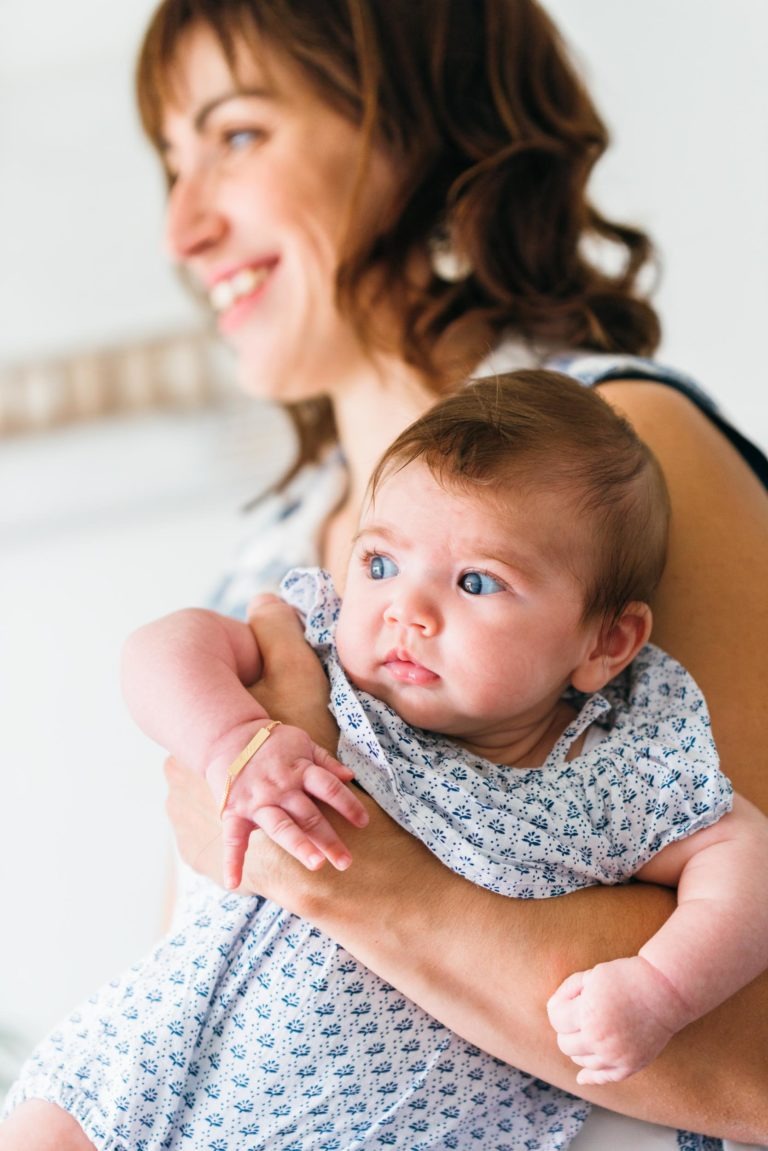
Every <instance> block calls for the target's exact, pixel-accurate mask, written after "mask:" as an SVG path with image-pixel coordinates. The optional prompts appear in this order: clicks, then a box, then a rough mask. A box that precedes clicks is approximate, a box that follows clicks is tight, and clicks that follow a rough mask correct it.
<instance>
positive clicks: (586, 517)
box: [369, 370, 669, 626]
mask: <svg viewBox="0 0 768 1151" xmlns="http://www.w3.org/2000/svg"><path fill="white" fill-rule="evenodd" d="M417 461H418V462H421V463H422V464H425V465H426V466H427V467H428V469H429V470H430V472H431V473H432V474H433V476H434V477H435V479H436V480H437V481H438V482H439V484H440V485H441V486H442V487H444V488H445V489H446V490H448V491H452V490H453V491H459V492H462V493H467V494H469V493H474V494H475V495H482V494H483V493H485V492H487V494H488V499H489V500H493V501H495V502H496V504H497V506H498V507H499V509H500V510H501V512H502V514H503V509H504V505H505V502H506V501H508V500H514V501H515V502H516V503H519V501H520V500H521V499H525V497H526V495H531V496H532V495H534V494H538V493H550V494H553V495H556V496H558V497H561V498H559V499H558V500H557V501H556V502H555V503H554V504H551V505H550V506H552V507H553V508H554V509H555V510H556V514H557V515H558V516H559V517H560V518H561V523H562V532H563V542H565V538H566V537H567V536H568V535H570V534H572V537H573V543H572V546H571V547H570V549H568V551H569V552H570V553H571V554H570V556H569V560H568V562H569V563H570V566H571V567H572V570H573V573H574V575H575V576H576V577H577V578H578V580H579V582H580V583H581V584H582V585H583V588H584V614H583V618H584V620H585V621H587V620H594V619H596V618H597V619H602V620H603V621H604V622H605V624H606V626H610V624H611V623H612V621H613V620H615V619H617V618H618V617H619V616H620V615H621V613H622V611H623V610H624V608H625V607H626V606H627V604H629V603H630V602H632V601H640V602H644V603H650V601H651V600H652V597H653V593H654V591H655V589H656V586H657V584H658V582H659V580H660V578H661V575H662V572H663V570H664V564H665V560H666V551H667V535H668V527H669V497H668V493H667V488H666V483H665V481H664V476H663V473H662V471H661V468H660V466H659V464H658V462H657V460H656V458H655V456H654V455H653V453H652V452H651V450H650V449H649V448H648V447H647V446H646V445H645V444H644V443H643V442H642V440H640V439H639V438H638V436H637V435H636V433H635V432H634V430H633V429H632V427H631V426H630V425H629V423H628V422H627V421H626V420H625V419H624V418H623V417H622V416H621V415H619V413H618V412H617V411H616V410H615V409H614V408H612V407H611V406H610V404H608V403H607V402H606V401H605V400H604V399H603V398H602V397H601V396H600V395H599V394H598V393H597V392H596V391H594V390H593V389H592V388H587V387H584V386H583V385H581V384H578V383H576V382H575V381H574V380H573V379H571V378H570V377H568V376H565V375H562V374H560V373H558V372H552V371H544V370H526V371H516V372H509V373H505V374H503V375H500V376H496V377H492V378H487V379H482V380H477V381H474V382H472V383H470V384H469V385H468V386H467V387H466V388H464V389H462V390H461V391H460V392H458V393H456V394H454V395H451V396H449V397H448V398H446V399H445V400H443V401H441V402H440V403H438V404H437V405H436V406H435V407H434V408H432V409H431V410H430V411H429V412H427V413H426V415H424V416H423V417H422V418H421V419H419V420H417V421H416V422H415V423H413V424H411V425H410V426H409V427H408V428H406V429H405V431H404V432H403V433H402V434H401V435H400V436H398V438H397V439H396V440H395V442H394V443H393V444H392V445H391V446H390V447H389V448H388V450H387V451H386V452H385V453H384V455H383V457H382V458H381V460H380V461H379V463H378V465H377V467H376V470H375V472H374V474H373V477H372V479H371V483H370V487H369V498H370V500H371V502H374V501H375V498H376V493H377V491H378V490H379V488H380V487H381V485H382V484H383V483H385V482H386V480H387V479H388V478H389V477H390V476H392V475H394V474H395V473H396V472H398V471H399V470H400V469H402V468H404V467H406V466H407V465H409V464H411V463H414V462H417ZM574 528H575V529H576V531H573V529H574Z"/></svg>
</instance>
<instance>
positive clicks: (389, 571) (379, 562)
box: [368, 556, 397, 579]
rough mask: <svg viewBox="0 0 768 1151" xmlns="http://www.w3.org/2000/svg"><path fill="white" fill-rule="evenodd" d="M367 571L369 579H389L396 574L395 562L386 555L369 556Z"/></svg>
mask: <svg viewBox="0 0 768 1151" xmlns="http://www.w3.org/2000/svg"><path fill="white" fill-rule="evenodd" d="M368 572H369V574H370V577H371V579H391V578H392V576H396V575H397V564H396V563H395V562H394V561H393V560H391V559H389V558H388V557H387V556H371V558H370V559H369V560H368Z"/></svg>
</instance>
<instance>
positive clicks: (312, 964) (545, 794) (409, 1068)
mask: <svg viewBox="0 0 768 1151" xmlns="http://www.w3.org/2000/svg"><path fill="white" fill-rule="evenodd" d="M284 594H285V597H286V598H287V599H288V601H289V602H290V603H293V604H294V606H296V607H298V608H299V609H300V610H301V612H302V614H303V615H304V616H305V620H306V634H307V638H308V640H309V642H310V643H311V644H312V646H313V647H315V648H316V650H317V651H318V654H319V655H320V657H321V659H322V661H323V663H324V666H325V668H326V671H327V673H328V676H329V679H330V684H331V708H332V711H333V713H334V715H335V716H336V719H337V721H338V723H339V727H340V730H341V740H340V745H339V754H340V757H341V758H342V759H343V760H344V761H345V762H347V763H349V764H350V766H352V767H353V768H354V770H355V772H356V776H357V779H358V781H359V783H360V784H361V786H363V787H364V788H365V790H366V791H367V792H368V793H369V794H370V795H371V796H372V797H373V798H374V799H375V800H376V801H377V802H378V803H379V804H380V805H381V806H382V807H383V808H384V809H385V810H386V811H388V812H389V813H390V814H391V815H392V816H393V817H394V818H395V819H396V820H397V821H398V822H399V823H400V824H402V826H403V827H405V828H406V829H407V830H409V831H410V832H411V833H412V834H414V835H416V836H418V838H420V839H421V840H422V841H423V842H424V843H425V844H426V846H427V847H429V849H430V850H431V851H433V852H434V853H435V854H436V855H437V856H438V857H439V858H440V859H441V860H442V861H443V862H444V863H445V864H446V865H447V866H449V867H451V868H452V869H453V870H454V871H456V872H458V873H459V874H461V875H464V876H466V877H467V878H468V879H470V880H472V881H473V882H474V883H478V884H481V885H482V886H484V887H488V888H490V889H491V890H493V891H497V892H500V893H502V894H504V895H509V896H516V897H518V898H534V897H535V898H542V897H547V896H555V895H560V894H563V893H565V892H567V891H571V890H573V889H575V888H577V887H583V886H586V885H589V884H593V883H620V882H622V881H623V880H625V879H626V878H627V877H628V876H629V875H631V874H632V873H633V872H634V871H636V870H637V868H638V867H640V866H642V864H643V863H645V862H646V861H647V860H648V859H649V858H650V857H651V856H652V855H654V854H655V853H656V852H657V851H659V850H660V849H661V848H662V847H664V846H665V845H666V844H668V843H672V842H674V841H675V840H677V839H680V838H681V837H683V836H686V835H689V834H691V833H692V832H693V831H695V830H697V829H698V828H701V827H705V826H707V825H708V824H710V823H712V822H713V821H714V820H716V819H718V818H719V817H720V816H721V815H722V814H724V812H725V811H727V810H728V809H729V806H730V799H731V790H730V786H729V784H728V782H727V780H726V779H725V777H724V776H723V775H721V773H720V772H719V770H718V766H717V758H716V755H715V752H714V747H713V744H712V740H711V736H710V732H709V718H708V715H707V710H706V706H705V703H704V700H703V698H702V696H701V694H700V692H699V691H698V689H697V687H696V685H695V684H694V682H693V681H692V679H691V678H690V676H689V675H688V674H687V673H686V672H685V671H684V670H683V668H682V667H680V665H679V664H677V663H676V662H675V661H674V660H672V659H671V658H670V657H668V656H666V655H664V654H663V653H662V652H660V651H659V650H658V649H657V648H654V647H652V646H650V645H649V646H648V647H646V648H645V649H643V651H642V652H641V654H640V655H639V656H638V658H637V660H636V661H635V662H634V664H633V665H632V666H631V668H630V669H628V671H627V672H625V673H624V674H623V675H622V676H621V677H619V679H617V680H615V681H613V683H611V684H610V685H609V687H608V688H607V689H605V690H604V692H603V693H601V694H600V695H595V696H592V697H589V698H586V699H584V700H583V701H581V702H582V706H581V709H580V711H579V714H578V717H577V719H576V720H575V721H574V723H573V724H572V725H571V726H570V727H569V728H568V729H567V731H566V732H565V733H564V734H563V736H562V737H561V739H560V740H559V741H558V743H557V745H556V747H555V748H554V749H553V751H552V752H551V754H550V756H549V757H548V759H547V761H546V763H545V764H544V765H543V767H541V768H535V769H515V768H504V767H503V766H499V765H496V764H491V763H488V762H486V761H484V760H481V759H478V758H477V757H473V756H470V755H468V754H466V753H464V752H463V751H461V750H459V749H457V748H456V746H455V745H453V744H451V743H450V742H449V741H448V740H446V739H444V738H441V737H440V736H438V735H434V734H430V733H427V732H423V731H416V730H414V729H413V728H410V727H408V725H407V724H405V723H404V722H403V720H401V719H400V718H399V716H397V715H396V713H395V712H393V711H392V710H391V708H389V707H387V705H386V704H383V703H381V702H380V701H378V700H375V699H374V698H373V697H372V696H368V695H366V694H365V693H356V692H355V691H354V690H353V689H352V687H351V685H350V684H349V681H348V680H347V678H346V676H345V674H344V672H343V670H342V668H341V666H340V664H339V662H338V659H337V657H336V654H335V648H334V644H333V634H334V628H335V622H336V618H337V615H338V608H339V601H338V598H337V597H336V594H335V592H334V589H333V587H332V584H331V581H330V578H329V577H328V576H327V575H326V574H325V573H323V572H320V571H318V570H317V569H314V570H307V571H299V572H295V573H291V574H290V575H289V577H288V578H287V579H286V581H285V583H284ZM592 724H597V725H600V726H601V727H604V729H605V731H604V735H603V737H602V739H601V740H600V742H599V743H598V745H597V747H596V748H595V749H594V750H593V751H592V752H590V753H589V754H588V755H582V756H579V757H576V758H575V759H573V760H572V761H570V762H568V761H567V754H568V751H569V748H570V745H571V743H572V742H573V740H574V739H576V738H577V737H578V735H579V734H581V732H583V731H584V730H585V729H586V728H587V727H589V726H590V725H592ZM16 1090H17V1097H18V1096H19V1095H21V1093H23V1095H24V1096H26V1097H29V1096H42V1097H44V1098H47V1099H51V1100H53V1101H55V1102H58V1103H60V1104H61V1105H62V1106H64V1107H65V1108H67V1109H68V1110H70V1111H71V1112H72V1113H73V1115H75V1117H76V1118H77V1119H78V1120H79V1121H80V1123H81V1124H82V1126H83V1127H84V1129H85V1131H86V1134H87V1135H88V1136H89V1137H90V1138H91V1139H92V1141H93V1142H94V1143H95V1144H96V1146H97V1147H98V1148H100V1149H102V1148H103V1149H107V1148H108V1149H110V1151H150V1149H156V1148H189V1149H190V1151H203V1149H205V1151H257V1149H259V1151H262V1149H267V1148H269V1151H342V1149H343V1151H347V1149H349V1151H351V1149H353V1148H374V1147H376V1148H381V1147H396V1148H398V1149H402V1151H426V1149H427V1148H459V1149H461V1151H463V1149H465V1148H469V1147H476V1148H478V1151H517V1149H518V1148H524V1149H531V1151H533V1149H541V1151H548V1149H555V1148H564V1147H567V1146H568V1144H569V1142H570V1141H571V1139H572V1138H573V1137H574V1136H575V1134H576V1133H577V1132H578V1130H579V1128H580V1127H581V1125H582V1123H583V1122H584V1119H585V1118H586V1115H587V1113H588V1109H589V1108H588V1105H587V1104H585V1103H583V1102H582V1101H581V1100H579V1099H577V1098H575V1097H574V1096H572V1095H569V1094H567V1093H566V1092H564V1091H561V1090H559V1089H557V1088H554V1087H551V1086H549V1085H547V1084H545V1083H543V1082H541V1081H540V1080H537V1079H534V1078H532V1077H531V1076H530V1075H527V1074H524V1073H523V1072H520V1071H517V1070H515V1069H513V1068H511V1067H508V1066H507V1065H505V1064H503V1063H501V1062H500V1061H498V1060H496V1059H493V1058H492V1057H490V1056H488V1055H485V1054H484V1053H482V1052H481V1051H479V1050H478V1049H477V1048H475V1047H473V1046H471V1045H469V1044H467V1043H466V1042H464V1041H463V1040H461V1039H459V1038H458V1037H457V1036H455V1035H454V1034H452V1033H451V1032H450V1031H448V1030H447V1029H446V1028H444V1027H442V1026H441V1025H440V1024H439V1023H437V1022H435V1021H434V1020H433V1019H431V1018H430V1017H429V1016H428V1015H427V1014H426V1013H425V1012H423V1011H422V1010H421V1009H420V1008H418V1007H417V1006H416V1005H415V1004H413V1003H411V1002H410V1001H409V1000H407V999H406V998H404V997H403V996H402V995H400V994H399V993H398V992H397V991H395V990H394V989H393V988H392V987H390V986H389V985H388V984H386V983H384V982H383V981H382V980H380V979H378V978H377V977H376V976H375V975H373V974H372V973H371V972H369V971H368V970H367V969H366V968H364V967H363V966H362V965H361V964H360V963H358V962H357V961H356V960H355V959H353V958H352V957H351V956H350V955H349V954H347V953H346V952H345V951H344V950H343V949H342V948H340V947H338V946H337V945H336V944H335V943H333V942H332V941H331V940H330V939H329V938H327V937H326V936H324V935H323V934H322V933H321V932H319V931H318V930H317V929H316V928H313V927H311V926H309V925H308V924H306V923H304V922H303V921H301V920H300V919H297V918H296V917H295V916H293V915H291V914H290V913H288V912H286V911H284V910H282V909H281V908H279V907H277V906H276V905H275V904H273V903H270V902H268V901H266V900H262V899H259V898H255V897H239V896H235V895H222V893H221V892H220V891H219V890H217V889H216V888H215V887H213V886H212V885H211V884H208V883H206V882H201V883H200V884H199V885H198V888H197V894H196V896H195V897H193V898H192V899H191V906H190V907H189V908H188V910H187V914H186V917H185V918H184V919H183V920H182V922H181V923H180V924H179V926H178V929H177V930H176V932H175V933H174V934H172V935H171V936H170V937H168V938H167V939H166V940H164V941H163V943H161V944H160V946H159V947H157V948H156V950H155V951H154V952H153V953H152V954H151V955H150V956H149V957H148V958H147V959H146V960H144V961H143V962H142V963H140V964H137V965H136V966H135V967H133V968H132V969H131V970H130V971H128V972H127V973H126V974H125V975H124V976H123V977H122V978H121V979H119V980H116V981H115V982H114V983H112V984H110V985H109V986H108V987H106V988H104V989H103V990H102V991H101V992H100V993H99V994H98V995H97V996H95V997H94V998H93V999H92V1000H90V1001H89V1002H88V1003H87V1004H86V1005H85V1006H84V1007H83V1008H81V1009H80V1011H78V1012H77V1013H76V1014H74V1015H73V1016H72V1017H71V1018H70V1019H69V1020H68V1021H67V1022H66V1023H65V1024H63V1026H62V1027H61V1028H60V1029H59V1030H58V1031H57V1032H55V1033H54V1034H53V1035H51V1036H50V1037H49V1038H48V1039H47V1040H46V1041H45V1042H44V1043H43V1044H42V1045H41V1046H40V1048H39V1049H38V1051H37V1052H36V1053H35V1054H34V1055H33V1057H32V1059H31V1060H30V1062H29V1064H28V1067H27V1069H26V1071H25V1073H24V1076H23V1077H22V1080H21V1082H20V1084H19V1085H18V1087H17V1089H16Z"/></svg>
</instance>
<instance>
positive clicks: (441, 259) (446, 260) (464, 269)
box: [428, 228, 473, 284]
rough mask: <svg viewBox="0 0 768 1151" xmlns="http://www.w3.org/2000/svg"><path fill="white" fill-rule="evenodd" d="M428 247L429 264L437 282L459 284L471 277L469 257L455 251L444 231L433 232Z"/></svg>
mask: <svg viewBox="0 0 768 1151" xmlns="http://www.w3.org/2000/svg"><path fill="white" fill-rule="evenodd" d="M428 246H429V263H430V266H431V268H432V271H433V272H434V274H435V275H436V276H437V278H438V279H439V280H445V282H446V283H448V284H459V283H461V281H462V280H466V279H467V277H468V276H471V275H472V271H473V268H472V264H471V263H470V260H469V257H468V256H465V255H462V254H461V253H460V252H457V251H456V248H455V247H454V245H453V243H452V241H451V237H450V235H449V233H448V232H447V230H446V229H444V228H440V229H439V230H436V231H434V232H433V233H432V235H431V236H430V237H429V241H428Z"/></svg>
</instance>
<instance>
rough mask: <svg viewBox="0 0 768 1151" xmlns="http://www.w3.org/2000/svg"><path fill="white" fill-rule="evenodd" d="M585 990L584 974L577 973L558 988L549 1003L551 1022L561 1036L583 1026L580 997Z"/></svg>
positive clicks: (548, 1009) (548, 1013)
mask: <svg viewBox="0 0 768 1151" xmlns="http://www.w3.org/2000/svg"><path fill="white" fill-rule="evenodd" d="M583 988H584V972H583V971H576V972H574V974H573V975H569V976H568V978H567V979H564V980H563V982H562V983H561V984H560V986H559V987H558V989H557V991H556V992H555V993H554V995H552V996H550V999H549V1002H548V1003H547V1015H548V1016H549V1022H550V1023H551V1024H552V1026H553V1027H554V1029H555V1031H557V1032H558V1034H560V1035H567V1034H568V1033H569V1032H573V1031H578V1029H579V1027H580V1025H581V1005H580V1003H579V996H580V995H581V992H582V990H583Z"/></svg>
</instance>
